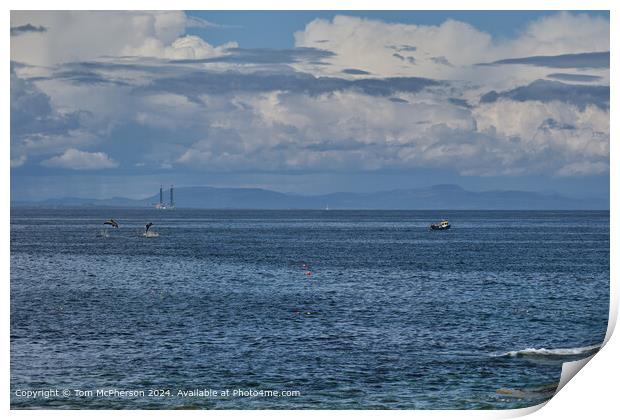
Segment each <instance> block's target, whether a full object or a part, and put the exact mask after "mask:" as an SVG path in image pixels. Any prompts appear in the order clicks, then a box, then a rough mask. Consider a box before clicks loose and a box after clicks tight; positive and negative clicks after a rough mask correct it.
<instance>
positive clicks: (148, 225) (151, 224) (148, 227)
mask: <svg viewBox="0 0 620 420" xmlns="http://www.w3.org/2000/svg"><path fill="white" fill-rule="evenodd" d="M145 226H146V232H144V233H148V232H149V229H150V228H151V226H153V223H151V222H149V223H147V224H146V225H145Z"/></svg>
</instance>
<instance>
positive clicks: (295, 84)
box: [136, 71, 443, 96]
mask: <svg viewBox="0 0 620 420" xmlns="http://www.w3.org/2000/svg"><path fill="white" fill-rule="evenodd" d="M441 84H443V82H439V81H436V80H432V79H425V78H421V77H390V78H385V79H357V80H347V79H341V78H336V77H314V76H312V75H310V74H307V73H297V72H295V73H293V72H291V73H283V74H278V73H271V72H269V73H268V72H255V73H249V74H248V73H240V72H234V71H228V72H206V71H194V72H191V73H185V74H183V75H180V76H178V77H163V78H159V79H155V80H153V82H151V84H149V85H147V86H144V87H138V88H136V91H137V92H140V91H146V92H148V91H159V92H161V91H165V92H174V93H179V94H184V95H190V96H191V95H197V94H202V93H206V94H225V93H230V92H271V91H288V92H294V93H303V94H308V95H320V94H324V93H330V92H336V91H343V90H354V91H360V92H363V93H365V94H367V95H372V96H392V95H394V94H395V93H396V92H419V91H421V90H423V89H425V88H427V87H431V86H438V85H441Z"/></svg>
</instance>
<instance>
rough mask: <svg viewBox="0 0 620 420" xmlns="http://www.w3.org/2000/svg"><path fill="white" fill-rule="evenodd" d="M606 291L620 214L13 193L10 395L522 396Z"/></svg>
mask: <svg viewBox="0 0 620 420" xmlns="http://www.w3.org/2000/svg"><path fill="white" fill-rule="evenodd" d="M110 217H114V218H115V219H116V220H118V221H119V223H120V225H121V226H120V228H119V229H107V230H106V229H104V227H103V225H102V222H103V221H104V220H106V219H108V218H110ZM443 217H448V218H449V219H450V222H451V223H452V225H453V228H452V229H451V230H449V231H441V232H439V231H429V230H428V225H429V224H430V223H432V222H436V221H438V220H440V219H441V218H443ZM148 221H151V222H153V223H155V225H154V231H155V232H157V233H158V234H159V236H157V237H145V236H143V234H142V233H143V230H144V224H145V223H146V222H148ZM304 264H308V268H306V267H305V266H304ZM608 304H609V212H442V213H437V212H431V211H428V212H416V211H411V212H402V211H393V212H388V211H232V210H229V211H226V210H222V211H207V210H174V211H155V210H110V209H107V210H97V209H73V210H70V209H63V210H52V209H50V210H44V209H12V211H11V405H12V407H13V408H243V409H251V408H334V409H343V408H405V409H414V408H419V409H427V408H516V407H524V406H529V405H533V404H536V403H539V402H541V401H544V400H545V399H548V398H549V397H550V396H551V395H552V393H553V387H554V386H555V384H556V383H557V381H558V379H559V375H560V371H561V364H562V362H564V361H566V360H574V359H575V358H579V357H583V356H584V355H588V354H592V352H593V351H595V350H596V345H598V344H600V343H601V342H602V340H603V337H604V335H605V330H606V327H607V316H608V308H609V307H608ZM45 389H52V390H59V391H62V390H69V391H70V394H71V395H68V396H63V395H62V393H61V392H60V394H59V395H58V396H55V395H50V396H49V397H48V398H44V397H42V396H38V397H34V398H28V397H24V396H17V395H16V392H17V391H20V392H22V391H25V390H32V391H35V390H45ZM98 389H99V390H101V389H106V390H110V389H113V390H117V391H120V390H127V391H131V390H137V391H140V390H142V391H145V392H146V393H148V392H149V390H163V391H164V395H159V396H153V395H145V396H140V395H137V396H119V395H114V396H108V397H106V396H96V395H94V396H77V395H75V390H93V391H96V390H98ZM180 390H181V391H190V390H221V391H225V390H229V393H230V394H229V395H225V394H223V395H216V396H207V395H201V396H188V395H187V394H183V393H179V391H180ZM236 390H242V391H247V392H258V391H260V390H263V391H267V390H268V391H274V390H275V391H279V392H290V391H294V393H295V395H292V396H288V395H287V396H280V397H276V396H265V395H263V396H238V395H234V396H233V392H234V391H236Z"/></svg>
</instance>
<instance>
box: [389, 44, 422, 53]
mask: <svg viewBox="0 0 620 420" xmlns="http://www.w3.org/2000/svg"><path fill="white" fill-rule="evenodd" d="M386 47H388V48H391V49H393V50H395V51H399V52H400V51H404V52H414V51H417V50H418V48H417V47H415V46H413V45H407V44H402V45H386Z"/></svg>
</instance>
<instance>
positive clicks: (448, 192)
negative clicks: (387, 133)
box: [11, 185, 609, 210]
mask: <svg viewBox="0 0 620 420" xmlns="http://www.w3.org/2000/svg"><path fill="white" fill-rule="evenodd" d="M158 201H159V194H155V195H153V196H152V197H147V198H145V199H142V200H133V199H129V198H122V197H114V198H109V199H85V198H71V197H68V198H59V199H49V200H43V201H38V202H24V201H15V202H11V206H13V207H17V206H29V207H33V206H35V207H149V206H153V205H154V204H155V203H157V202H158ZM175 202H176V204H177V207H178V208H204V209H226V208H234V209H280V210H282V209H317V210H318V209H324V208H325V207H326V206H327V205H329V208H330V209H333V210H339V209H340V210H349V209H351V210H355V209H359V210H375V209H376V210H435V209H437V210H608V209H609V200H592V199H590V200H579V199H572V198H567V197H563V196H561V195H557V194H541V193H536V192H527V191H503V190H497V191H483V192H474V191H467V190H464V189H463V188H461V187H459V186H457V185H435V186H432V187H427V188H416V189H399V190H391V191H380V192H373V193H348V192H340V193H332V194H323V195H314V196H304V195H296V194H285V193H280V192H276V191H270V190H265V189H260V188H215V187H185V188H183V187H181V188H176V189H175Z"/></svg>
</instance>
